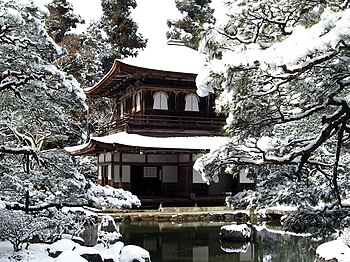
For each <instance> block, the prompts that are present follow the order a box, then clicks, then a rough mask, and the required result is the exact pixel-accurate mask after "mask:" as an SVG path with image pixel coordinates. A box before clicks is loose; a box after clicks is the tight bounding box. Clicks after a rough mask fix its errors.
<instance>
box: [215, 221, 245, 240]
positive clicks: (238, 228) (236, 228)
mask: <svg viewBox="0 0 350 262" xmlns="http://www.w3.org/2000/svg"><path fill="white" fill-rule="evenodd" d="M221 230H226V231H229V232H241V234H242V236H243V237H245V238H250V234H251V229H250V227H249V226H248V225H247V224H240V225H226V226H222V227H221V228H220V231H221Z"/></svg>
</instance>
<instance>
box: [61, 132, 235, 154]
mask: <svg viewBox="0 0 350 262" xmlns="http://www.w3.org/2000/svg"><path fill="white" fill-rule="evenodd" d="M91 141H97V142H101V143H105V144H120V145H125V146H132V147H139V148H159V149H184V150H210V149H214V148H217V147H219V146H221V145H223V144H225V143H227V142H228V138H227V137H223V136H213V137H212V136H195V137H193V136H192V137H151V136H143V135H138V134H128V133H126V132H120V133H116V134H112V135H108V136H102V137H92V138H91V139H90V142H89V143H87V144H83V145H80V146H74V147H66V148H65V150H66V151H67V152H70V153H73V152H76V151H79V150H83V149H84V148H87V147H88V146H89V144H90V143H91Z"/></svg>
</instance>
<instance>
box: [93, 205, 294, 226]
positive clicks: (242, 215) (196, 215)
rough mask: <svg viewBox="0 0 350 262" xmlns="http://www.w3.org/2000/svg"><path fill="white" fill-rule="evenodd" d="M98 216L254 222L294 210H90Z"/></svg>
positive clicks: (181, 208) (277, 217) (116, 219)
mask: <svg viewBox="0 0 350 262" xmlns="http://www.w3.org/2000/svg"><path fill="white" fill-rule="evenodd" d="M91 211H93V212H96V213H98V214H99V215H100V216H103V215H105V214H108V215H111V216H112V217H113V218H114V219H115V221H117V222H123V221H158V222H162V221H170V222H201V221H203V222H210V221H213V222H238V223H247V222H250V223H255V222H257V221H271V220H273V221H280V219H281V218H282V217H284V216H286V215H288V214H289V213H292V212H295V211H294V210H287V209H281V208H276V207H275V208H270V209H266V210H264V211H263V212H258V213H255V212H254V211H251V210H243V209H242V210H232V209H231V208H229V207H226V206H215V207H162V208H159V209H149V210H146V209H134V210H119V209H109V210H104V211H102V210H97V209H94V210H91Z"/></svg>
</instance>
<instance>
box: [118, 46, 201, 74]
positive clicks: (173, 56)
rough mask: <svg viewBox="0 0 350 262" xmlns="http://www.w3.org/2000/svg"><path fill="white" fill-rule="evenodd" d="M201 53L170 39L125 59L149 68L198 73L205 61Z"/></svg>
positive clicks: (126, 61) (125, 61)
mask: <svg viewBox="0 0 350 262" xmlns="http://www.w3.org/2000/svg"><path fill="white" fill-rule="evenodd" d="M203 61H204V60H203V57H202V56H201V55H200V53H199V52H198V51H196V50H194V49H191V48H189V47H187V46H185V45H184V44H181V43H178V42H176V41H174V40H170V41H169V42H168V44H166V45H164V46H161V47H148V48H146V49H145V50H143V51H140V52H139V54H138V56H137V57H129V58H126V59H123V60H122V62H124V63H127V64H129V65H134V66H138V67H144V68H149V69H156V70H163V71H171V72H180V73H192V74H198V73H199V72H200V71H201V69H202V68H203V65H204V62H203Z"/></svg>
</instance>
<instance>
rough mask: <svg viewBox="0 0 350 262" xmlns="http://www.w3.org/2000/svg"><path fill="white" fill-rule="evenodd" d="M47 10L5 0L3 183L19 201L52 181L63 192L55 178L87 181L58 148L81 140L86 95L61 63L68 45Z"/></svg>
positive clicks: (0, 72) (0, 111) (0, 80)
mask: <svg viewBox="0 0 350 262" xmlns="http://www.w3.org/2000/svg"><path fill="white" fill-rule="evenodd" d="M47 15H48V11H47V9H45V10H41V9H39V8H38V7H37V6H35V5H34V4H33V3H32V2H31V1H21V2H18V1H12V0H6V1H1V2H0V17H1V19H0V53H1V57H0V170H1V172H0V173H1V176H0V186H1V188H2V190H5V191H6V192H7V191H9V190H10V189H11V188H12V189H13V190H14V189H16V190H14V191H13V192H10V191H11V190H10V191H9V194H6V195H8V196H12V199H13V200H14V199H16V200H18V198H16V197H18V194H23V193H24V190H29V189H33V188H35V187H42V184H43V183H44V184H45V183H46V182H48V183H49V184H51V185H54V187H56V188H57V189H58V190H59V191H61V189H63V191H66V186H63V184H61V185H60V184H56V185H55V184H54V183H55V182H58V180H61V183H63V182H64V181H68V180H65V179H64V178H68V177H69V178H72V179H73V180H74V181H75V182H74V183H71V184H70V185H68V184H66V185H67V186H68V187H72V186H73V187H75V186H76V187H77V188H81V187H84V184H85V183H86V181H83V179H81V177H79V178H77V177H75V175H76V172H75V171H74V169H76V167H74V165H72V163H71V162H70V161H67V158H68V159H69V157H68V156H67V155H65V154H62V152H60V151H59V150H53V149H55V148H62V147H63V146H67V145H74V144H77V143H78V142H79V141H81V137H82V128H81V126H80V125H79V121H78V120H77V119H78V118H79V117H80V116H79V114H80V113H81V112H82V110H84V107H85V102H84V100H85V95H84V93H83V91H82V90H81V89H80V87H79V84H78V82H77V81H76V80H75V79H74V78H73V77H72V76H71V75H69V74H67V73H65V72H64V71H63V70H61V69H60V68H59V67H58V66H56V65H55V61H56V59H57V58H58V57H59V56H60V55H61V54H62V50H61V48H60V47H59V46H58V45H57V44H55V42H54V41H53V40H52V38H51V37H49V35H48V33H47V31H46V30H45V22H44V19H45V17H46V16H47ZM69 165H70V166H69ZM23 166H24V168H23ZM59 166H61V168H58V167H59ZM69 169H70V170H69ZM67 170H69V171H67ZM72 171H73V172H72ZM29 173H30V174H29ZM60 174H61V175H63V176H62V177H61V178H58V176H59V175H60ZM39 178H40V179H39ZM57 179H58V180H57ZM34 180H36V182H35V183H33V181H34ZM45 181H46V182H45ZM79 181H80V182H81V183H80V182H79ZM65 183H67V182H65ZM78 184H79V185H78ZM60 186H63V188H60ZM45 187H46V186H45ZM17 189H18V190H17ZM52 189H53V188H50V189H49V188H47V189H46V191H47V190H52ZM22 196H24V195H22Z"/></svg>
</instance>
